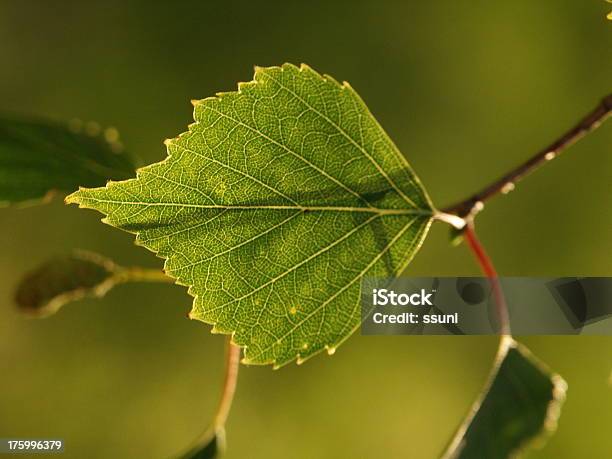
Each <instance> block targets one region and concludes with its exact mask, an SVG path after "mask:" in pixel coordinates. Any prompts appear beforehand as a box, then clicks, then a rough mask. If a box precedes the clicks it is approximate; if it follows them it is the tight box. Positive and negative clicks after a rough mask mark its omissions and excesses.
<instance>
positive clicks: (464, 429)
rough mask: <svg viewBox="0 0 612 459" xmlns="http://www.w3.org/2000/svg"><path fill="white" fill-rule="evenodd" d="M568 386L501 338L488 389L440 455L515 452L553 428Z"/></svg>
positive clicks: (456, 457) (490, 457)
mask: <svg viewBox="0 0 612 459" xmlns="http://www.w3.org/2000/svg"><path fill="white" fill-rule="evenodd" d="M566 388H567V385H566V383H565V381H564V380H563V379H562V378H561V377H560V376H559V375H556V374H553V373H551V372H550V370H548V369H547V368H545V367H544V366H543V365H542V364H541V363H540V362H539V361H537V360H536V359H535V358H534V357H533V356H532V355H531V353H530V352H529V351H528V350H527V349H526V348H525V347H523V346H521V345H520V344H518V343H517V342H516V341H514V340H513V339H512V338H510V337H503V338H502V341H501V343H500V349H499V352H498V355H497V357H496V361H495V365H494V368H493V373H492V375H491V377H490V381H489V382H488V384H487V388H486V391H485V392H484V393H483V395H482V397H481V398H480V399H479V400H477V402H476V404H475V405H474V406H473V407H472V409H471V412H470V414H469V415H468V417H467V419H466V420H465V421H464V423H463V424H462V425H461V427H460V428H459V431H458V432H457V435H456V436H455V438H454V440H453V441H452V443H451V445H450V447H449V449H448V451H447V452H446V453H445V455H444V456H443V457H444V458H446V459H451V458H452V459H480V458H484V457H486V458H487V459H507V458H510V457H516V455H517V454H518V453H520V452H521V451H522V450H523V449H524V448H525V447H526V446H527V445H528V444H530V443H532V442H533V440H534V439H536V438H537V437H539V436H542V435H545V434H550V433H552V432H553V431H554V430H555V429H556V425H557V418H558V417H559V413H560V410H561V405H562V403H563V401H564V400H565V392H566Z"/></svg>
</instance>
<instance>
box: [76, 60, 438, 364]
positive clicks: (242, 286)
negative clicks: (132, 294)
mask: <svg viewBox="0 0 612 459" xmlns="http://www.w3.org/2000/svg"><path fill="white" fill-rule="evenodd" d="M194 105H195V109H194V118H195V121H196V122H195V123H194V124H192V125H191V126H190V127H189V131H188V132H186V133H184V134H181V135H180V136H179V137H178V138H177V139H174V140H171V141H168V142H167V147H168V157H167V158H166V159H165V160H164V161H162V162H161V163H157V164H153V165H151V166H147V167H145V168H142V169H140V170H139V171H138V173H137V178H136V179H132V180H127V181H124V182H111V183H109V184H108V185H107V187H105V188H99V189H81V190H79V191H78V192H77V193H74V194H73V195H71V196H69V197H68V199H67V201H68V202H73V203H78V204H79V206H81V207H86V208H93V209H96V210H99V211H101V212H102V213H104V214H106V217H105V219H104V221H105V222H106V223H109V224H111V225H113V226H116V227H118V228H121V229H124V230H127V231H130V232H133V233H136V234H137V244H139V245H143V246H145V247H146V248H148V249H150V250H152V251H153V252H155V253H156V254H157V255H158V256H160V257H162V258H165V259H166V263H165V269H166V272H167V273H168V274H169V275H171V276H172V277H174V278H176V279H177V280H178V283H180V284H183V285H187V286H188V287H189V292H190V294H192V295H193V296H194V297H195V300H194V306H193V310H192V312H191V317H192V318H196V319H199V320H202V321H204V322H207V323H211V324H213V325H214V328H213V331H216V332H221V333H227V334H232V335H233V339H234V342H235V343H236V344H238V345H240V346H243V347H245V359H244V361H245V362H247V363H257V364H266V363H272V364H274V365H275V366H281V365H283V364H285V363H287V362H289V361H291V360H294V359H297V361H298V363H300V362H302V361H304V360H305V359H306V358H308V357H310V356H312V355H314V354H316V353H318V352H319V351H321V350H323V349H327V350H328V352H330V353H332V352H333V350H335V348H336V347H337V345H338V344H340V343H341V342H342V341H344V339H346V338H347V337H348V336H349V335H350V334H351V333H352V332H353V331H354V330H355V329H356V328H357V327H358V325H359V322H360V319H359V315H360V313H359V307H358V302H359V299H360V295H359V289H360V286H359V280H360V279H361V278H362V277H363V276H364V275H366V274H369V275H374V274H376V275H381V276H385V275H386V276H391V275H397V274H399V272H400V271H401V270H402V269H403V268H404V267H405V266H406V264H407V263H408V262H409V261H410V259H411V258H412V257H413V256H414V254H415V253H416V251H417V250H418V248H419V247H420V244H421V243H422V241H423V238H424V237H425V235H426V233H427V230H428V228H429V225H430V223H431V220H432V218H433V214H434V210H433V206H432V205H431V203H430V201H429V198H428V197H427V195H426V192H425V190H424V189H423V188H422V186H421V185H420V182H419V181H418V178H416V175H415V174H414V172H413V171H412V169H410V167H409V166H408V164H407V162H406V160H405V159H404V158H403V157H402V156H401V154H400V153H399V151H398V150H397V148H396V147H395V146H394V145H393V143H392V142H391V141H390V139H389V138H388V136H387V135H386V133H385V132H384V131H383V130H382V128H381V127H380V126H379V125H378V123H377V122H376V120H375V119H374V117H373V116H372V115H371V113H370V112H369V111H368V110H367V107H366V106H365V104H364V103H363V102H362V101H361V99H360V98H359V96H358V95H357V94H356V93H355V92H354V91H353V90H352V89H351V88H350V87H349V86H348V85H340V84H338V83H336V82H335V81H333V80H332V79H331V78H330V77H322V76H320V75H319V74H317V73H316V72H314V71H313V70H312V69H310V68H308V67H306V66H302V67H300V68H297V67H295V66H292V65H284V66H283V67H272V68H267V69H261V68H259V69H257V70H256V73H255V80H254V81H253V82H250V83H241V84H240V85H239V91H238V92H233V93H220V94H218V95H217V97H215V98H209V99H204V100H203V101H198V102H196V103H195V104H194ZM364 152H365V153H364Z"/></svg>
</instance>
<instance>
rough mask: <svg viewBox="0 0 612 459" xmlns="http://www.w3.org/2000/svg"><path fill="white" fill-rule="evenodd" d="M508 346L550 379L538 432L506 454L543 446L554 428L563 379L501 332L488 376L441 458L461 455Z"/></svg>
mask: <svg viewBox="0 0 612 459" xmlns="http://www.w3.org/2000/svg"><path fill="white" fill-rule="evenodd" d="M511 349H516V350H518V351H519V352H520V353H521V354H522V355H523V356H524V357H525V358H527V359H528V360H529V361H530V362H531V363H532V364H533V365H534V366H535V367H537V368H538V369H539V370H540V371H542V373H544V374H548V375H549V377H550V380H551V382H552V386H553V389H552V398H551V400H550V402H549V403H548V408H547V411H546V417H545V419H544V424H543V426H542V429H541V431H540V433H539V434H538V435H535V436H533V437H529V438H526V439H525V440H524V441H523V442H522V443H521V444H520V445H519V446H518V447H517V448H515V449H514V450H513V451H512V452H511V453H510V455H509V457H512V458H514V457H517V456H519V455H520V454H521V453H522V452H524V451H525V450H526V449H527V448H529V447H538V446H542V445H543V444H544V443H545V442H546V440H547V439H548V438H549V437H550V436H551V435H552V434H553V433H554V432H555V430H556V429H557V422H558V419H559V416H560V414H561V407H562V405H563V403H564V402H565V397H566V393H567V383H566V381H565V380H564V379H563V378H562V377H561V376H560V375H559V374H557V373H554V372H552V371H551V370H550V369H549V368H548V367H547V366H546V365H545V364H544V363H543V362H542V361H541V360H539V359H538V358H537V357H535V356H534V355H533V354H532V353H531V351H530V350H529V349H527V348H526V347H525V346H523V345H522V344H520V343H518V342H517V341H516V340H514V338H512V336H509V335H503V336H502V337H501V339H500V342H499V347H498V350H497V354H496V356H495V360H494V361H493V367H492V368H491V371H490V373H489V376H488V377H487V381H486V383H485V385H484V387H483V389H482V390H481V392H480V394H479V396H478V398H477V399H476V401H475V402H474V403H473V404H472V406H471V407H470V409H469V411H468V414H467V415H466V417H465V419H464V420H463V421H462V422H461V424H460V425H459V428H458V429H457V432H456V433H455V435H454V436H453V438H452V439H451V441H450V443H449V444H448V446H447V447H446V448H445V449H444V452H443V453H442V455H441V456H440V458H441V459H457V458H460V457H461V454H460V453H461V451H460V449H459V448H460V447H461V443H462V440H463V438H464V436H465V434H466V433H467V431H468V429H469V427H470V425H471V423H472V421H473V420H474V418H475V417H476V415H477V414H478V411H479V410H480V408H481V405H482V403H483V401H484V400H485V398H486V397H487V395H488V393H489V390H490V389H491V387H492V385H493V382H494V381H495V378H496V377H497V375H498V372H499V369H500V367H501V365H502V363H503V361H504V359H505V357H506V355H507V354H508V351H510V350H511Z"/></svg>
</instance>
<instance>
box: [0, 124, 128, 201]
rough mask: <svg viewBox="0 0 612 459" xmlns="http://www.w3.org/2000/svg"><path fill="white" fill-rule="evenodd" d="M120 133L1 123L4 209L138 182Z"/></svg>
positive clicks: (92, 128) (89, 127) (87, 127)
mask: <svg viewBox="0 0 612 459" xmlns="http://www.w3.org/2000/svg"><path fill="white" fill-rule="evenodd" d="M117 137H118V134H117V131H116V130H114V129H107V130H106V131H104V132H102V130H101V129H100V127H99V126H98V125H97V124H95V123H88V124H87V125H85V127H81V126H80V124H79V123H78V122H73V123H71V125H70V126H69V125H67V124H66V125H64V124H61V123H54V122H46V121H22V120H16V119H10V118H4V117H0V206H2V205H9V204H15V203H24V202H31V201H40V200H43V201H45V200H47V199H49V198H50V197H51V196H52V195H53V194H54V193H57V192H73V191H75V190H76V189H77V188H78V187H79V185H85V186H102V185H104V184H105V183H106V181H107V180H108V179H118V180H120V179H125V178H128V177H131V176H133V173H134V169H135V166H134V163H133V161H132V159H131V157H130V156H128V155H127V154H125V153H124V152H122V147H121V144H120V143H119V142H118V138H117Z"/></svg>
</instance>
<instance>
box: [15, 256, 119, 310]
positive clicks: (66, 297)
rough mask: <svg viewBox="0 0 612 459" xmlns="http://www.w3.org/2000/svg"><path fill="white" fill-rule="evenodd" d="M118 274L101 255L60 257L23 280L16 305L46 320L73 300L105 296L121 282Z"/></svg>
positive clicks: (35, 270) (17, 291)
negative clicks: (118, 279)
mask: <svg viewBox="0 0 612 459" xmlns="http://www.w3.org/2000/svg"><path fill="white" fill-rule="evenodd" d="M118 272H119V271H118V267H117V266H116V265H115V264H114V263H113V262H112V261H111V260H108V259H107V258H104V257H102V256H100V255H97V254H93V253H88V252H75V253H73V254H70V255H63V256H58V257H55V258H53V259H51V260H49V261H47V262H46V263H44V264H42V265H41V266H39V267H37V268H36V269H34V270H33V271H32V272H30V273H28V274H26V275H25V276H24V277H23V279H22V280H21V282H20V283H19V285H18V287H17V290H16V293H15V302H16V303H17V306H18V307H19V309H20V310H21V311H22V312H24V313H25V314H28V315H30V316H35V317H46V316H49V315H51V314H54V313H55V312H57V311H58V310H59V308H61V307H62V306H63V305H65V304H66V303H69V302H71V301H76V300H79V299H81V298H83V297H85V296H95V297H101V296H103V295H104V294H105V293H106V292H107V291H108V290H109V289H110V288H112V287H113V286H114V285H115V283H116V282H117V279H116V277H115V276H116V274H117V273H118Z"/></svg>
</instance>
